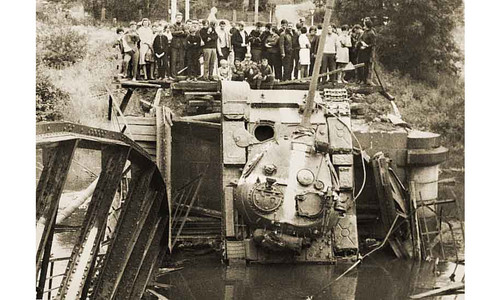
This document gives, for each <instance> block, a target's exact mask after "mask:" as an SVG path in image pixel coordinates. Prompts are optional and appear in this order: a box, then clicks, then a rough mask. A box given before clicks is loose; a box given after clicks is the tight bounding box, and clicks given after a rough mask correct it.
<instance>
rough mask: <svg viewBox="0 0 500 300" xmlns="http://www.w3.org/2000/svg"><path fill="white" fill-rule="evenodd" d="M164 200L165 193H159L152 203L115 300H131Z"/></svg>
mask: <svg viewBox="0 0 500 300" xmlns="http://www.w3.org/2000/svg"><path fill="white" fill-rule="evenodd" d="M164 198H165V191H162V192H157V194H156V197H155V198H154V201H151V203H152V205H151V207H150V209H149V212H148V216H147V219H146V221H145V222H144V225H143V227H142V230H141V233H140V234H139V238H138V240H137V242H136V243H135V246H134V250H133V251H132V253H131V254H130V258H129V260H128V263H127V266H126V267H125V271H124V272H123V276H122V277H121V279H120V283H119V284H118V290H117V292H116V296H115V299H129V295H130V293H131V292H132V288H133V285H134V279H135V278H136V276H137V273H138V272H139V270H140V268H141V266H142V263H143V260H144V256H145V253H146V252H147V250H148V248H149V246H150V245H151V241H152V239H153V237H154V233H155V231H154V229H155V225H156V224H157V221H158V219H159V217H160V215H159V214H158V210H159V209H160V207H161V204H162V201H163V199H164Z"/></svg>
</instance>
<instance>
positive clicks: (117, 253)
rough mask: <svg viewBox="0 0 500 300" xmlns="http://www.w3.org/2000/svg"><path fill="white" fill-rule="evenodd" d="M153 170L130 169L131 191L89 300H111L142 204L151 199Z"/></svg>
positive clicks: (138, 229)
mask: <svg viewBox="0 0 500 300" xmlns="http://www.w3.org/2000/svg"><path fill="white" fill-rule="evenodd" d="M154 171H155V167H154V165H152V164H151V165H150V166H149V167H144V168H142V169H139V167H137V166H135V165H132V179H131V190H130V192H129V195H127V199H126V200H125V203H124V204H123V205H124V206H123V211H122V212H121V214H120V219H119V221H118V225H117V228H116V229H115V230H116V231H115V237H114V238H113V240H112V242H111V245H110V246H109V248H108V252H107V255H106V261H105V263H104V266H103V268H102V271H101V274H100V276H99V280H98V283H97V284H96V286H95V288H94V292H93V294H92V297H91V299H103V300H104V299H106V300H107V299H112V297H113V295H114V294H115V293H116V290H117V285H118V283H119V281H120V278H121V276H122V275H123V271H124V269H125V267H126V264H127V262H128V258H129V257H130V254H131V252H132V250H133V247H134V244H135V242H136V240H137V235H138V233H139V232H140V227H141V226H139V225H138V223H139V222H140V221H141V220H140V219H141V216H142V213H143V209H144V203H145V202H146V196H151V190H150V182H151V178H152V176H153V174H154Z"/></svg>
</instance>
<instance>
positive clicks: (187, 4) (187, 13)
mask: <svg viewBox="0 0 500 300" xmlns="http://www.w3.org/2000/svg"><path fill="white" fill-rule="evenodd" d="M190 9H191V7H190V6H189V0H185V2H184V10H185V11H184V15H185V17H184V18H185V20H186V21H187V20H189V10H190Z"/></svg>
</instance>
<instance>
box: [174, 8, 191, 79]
mask: <svg viewBox="0 0 500 300" xmlns="http://www.w3.org/2000/svg"><path fill="white" fill-rule="evenodd" d="M171 32H172V44H171V45H172V56H171V58H170V68H171V73H172V76H173V77H175V76H177V75H178V74H177V73H178V72H179V71H180V70H182V69H184V55H185V52H186V37H187V36H188V33H189V32H188V31H187V29H186V27H185V26H184V24H183V23H182V14H181V13H177V14H176V15H175V23H174V24H173V25H172V30H171Z"/></svg>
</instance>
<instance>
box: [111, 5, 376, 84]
mask: <svg viewBox="0 0 500 300" xmlns="http://www.w3.org/2000/svg"><path fill="white" fill-rule="evenodd" d="M182 19H183V16H182V14H180V13H179V14H177V15H176V19H175V23H173V24H168V23H167V24H164V23H154V24H151V22H150V21H149V20H148V19H147V18H144V19H142V20H141V22H139V23H136V22H134V21H132V22H130V25H129V28H128V29H126V30H124V29H121V28H118V29H117V34H118V38H117V41H116V43H115V46H116V48H117V49H119V52H120V57H121V58H122V60H121V62H120V63H119V69H120V76H122V77H125V78H129V79H132V80H139V79H144V80H149V79H159V80H163V79H169V80H174V79H175V77H178V76H187V80H188V81H197V80H205V81H214V80H234V81H244V80H246V81H248V82H250V83H251V84H255V85H256V86H257V88H259V87H260V85H261V83H262V82H268V83H273V82H275V81H289V80H292V79H299V80H302V79H306V78H307V77H309V76H311V75H312V69H313V65H314V63H315V59H316V54H317V53H318V47H319V40H320V34H321V30H322V29H321V27H319V28H318V27H316V26H310V27H308V26H306V25H305V20H304V19H303V18H301V19H300V20H299V22H298V23H296V24H293V23H292V22H288V21H287V20H281V22H280V26H279V27H277V26H273V24H271V23H268V24H265V25H264V24H262V23H260V22H257V23H256V24H255V28H254V29H253V30H251V31H250V32H249V33H248V32H247V31H246V30H245V24H244V23H243V22H238V23H232V24H229V22H227V21H224V20H221V21H214V20H212V21H208V20H202V21H201V22H199V21H198V20H187V21H186V22H183V20H182ZM325 30H327V34H326V40H325V44H324V48H323V58H322V62H321V71H320V73H327V72H331V71H334V70H336V69H342V70H344V68H345V67H346V66H347V65H348V64H352V65H355V64H359V63H364V64H365V66H364V67H361V68H359V69H357V70H356V71H354V70H352V69H353V68H346V70H347V69H351V70H352V71H346V72H337V73H336V74H331V75H330V76H328V77H327V76H323V77H321V80H322V81H323V82H327V81H331V82H333V83H346V82H348V81H351V82H357V83H364V84H372V83H371V80H370V77H371V74H370V73H371V68H372V61H373V58H372V57H373V48H374V46H375V43H376V34H375V31H374V30H373V24H372V22H371V20H370V19H368V18H367V19H364V20H363V25H360V24H357V25H354V26H352V27H350V26H348V25H342V26H341V27H339V28H337V26H335V25H334V24H330V25H328V27H327V28H325Z"/></svg>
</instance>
